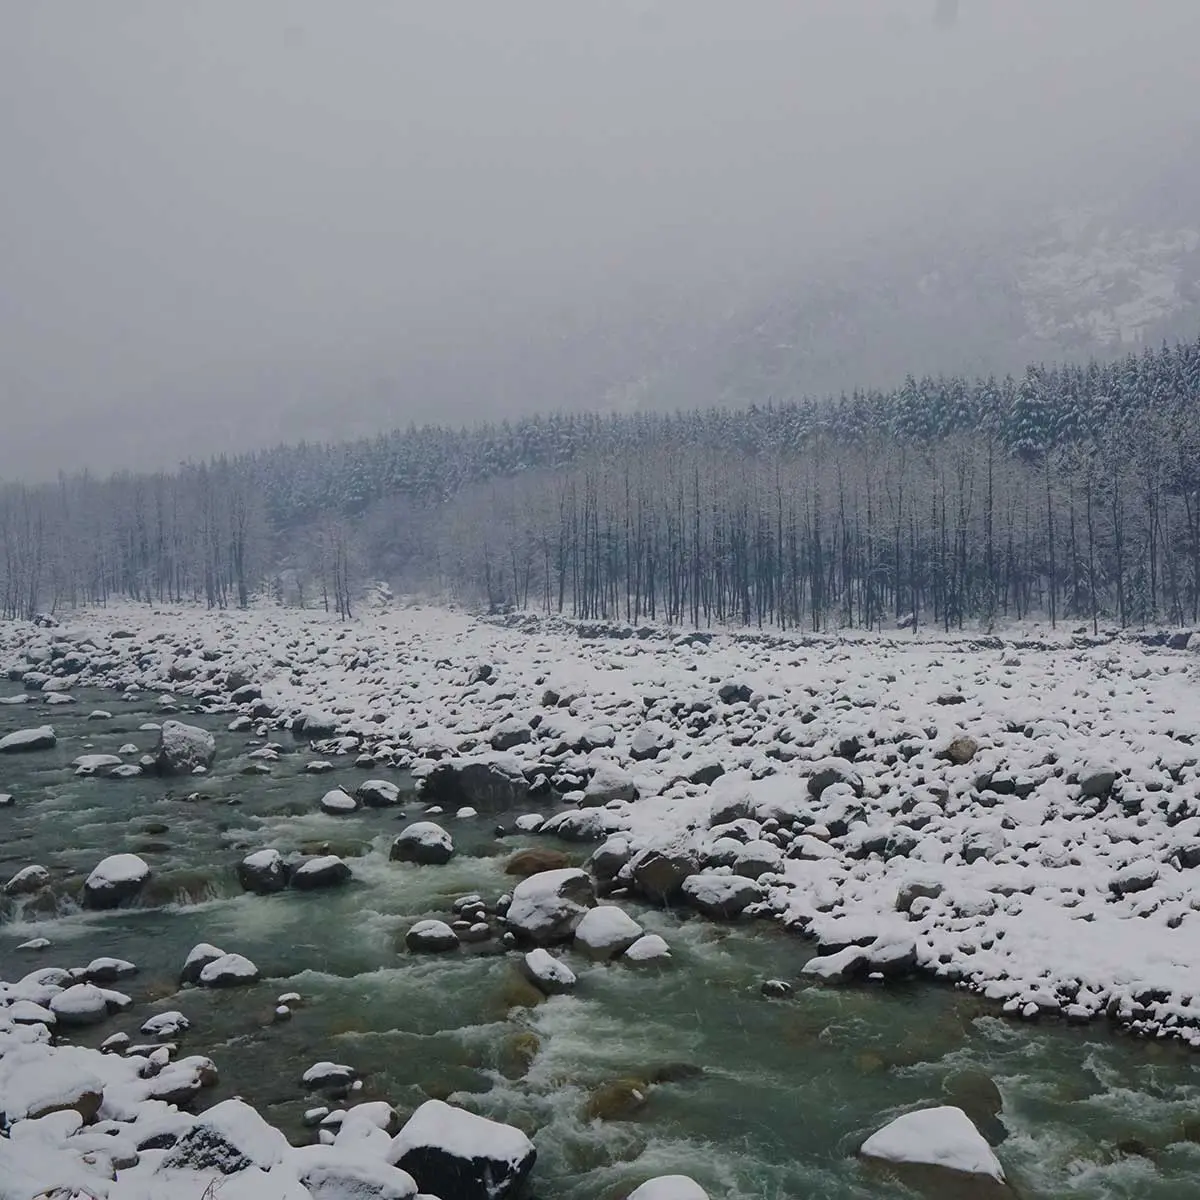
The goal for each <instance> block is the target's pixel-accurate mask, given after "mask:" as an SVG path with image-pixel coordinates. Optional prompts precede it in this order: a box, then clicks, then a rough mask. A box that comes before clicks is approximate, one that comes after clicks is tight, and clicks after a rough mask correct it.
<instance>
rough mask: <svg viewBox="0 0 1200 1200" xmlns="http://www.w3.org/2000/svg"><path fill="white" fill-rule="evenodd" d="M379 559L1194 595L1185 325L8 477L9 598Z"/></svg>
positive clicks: (704, 593) (961, 602)
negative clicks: (873, 370) (1107, 348)
mask: <svg viewBox="0 0 1200 1200" xmlns="http://www.w3.org/2000/svg"><path fill="white" fill-rule="evenodd" d="M368 575H370V576H373V577H384V578H388V579H390V580H392V581H395V582H398V583H401V584H402V585H403V586H405V587H407V588H409V589H422V588H432V589H437V590H439V591H444V592H449V593H451V594H453V595H456V596H458V597H461V598H464V599H468V600H471V601H473V602H477V603H481V604H484V605H487V606H488V607H491V608H499V607H503V606H507V605H516V606H521V607H539V608H541V609H543V610H545V611H548V612H561V613H569V614H571V615H573V616H576V617H580V618H584V619H598V618H604V619H614V618H619V619H623V620H628V621H639V620H666V621H670V622H676V623H688V624H707V623H714V622H715V623H725V622H735V623H742V624H753V625H764V626H765V625H773V626H777V627H781V628H795V627H805V628H812V629H825V628H835V627H840V626H865V627H879V626H881V625H883V624H893V625H894V624H895V623H897V622H899V623H900V624H902V625H914V626H919V625H923V624H928V623H937V624H938V625H939V626H942V627H944V628H947V629H948V628H953V627H961V626H963V625H964V623H966V622H968V621H978V620H982V621H985V622H987V621H991V620H997V619H1001V618H1004V617H1016V618H1021V617H1025V616H1028V615H1030V614H1035V613H1036V614H1044V615H1045V616H1047V617H1049V618H1050V619H1051V620H1052V621H1055V622H1057V621H1058V620H1071V621H1080V620H1086V621H1088V622H1090V623H1091V624H1092V625H1093V626H1097V627H1098V625H1099V622H1101V621H1105V622H1108V621H1116V622H1119V623H1120V624H1122V625H1129V624H1144V623H1147V622H1154V621H1169V622H1172V623H1179V624H1182V623H1197V622H1200V341H1197V342H1194V343H1185V344H1180V345H1176V346H1174V347H1167V346H1164V347H1162V348H1161V349H1160V350H1157V351H1146V352H1143V353H1141V354H1137V355H1129V356H1127V357H1125V358H1124V359H1121V360H1119V361H1117V362H1114V363H1108V364H1097V363H1089V364H1087V365H1084V366H1069V365H1064V366H1052V367H1046V366H1037V367H1030V368H1029V369H1028V370H1027V371H1026V372H1025V373H1024V375H1023V376H1022V377H1021V378H1020V379H1019V380H1016V379H1013V378H1005V379H1002V380H995V379H976V380H967V379H963V378H958V377H954V378H947V377H939V378H932V377H930V378H925V379H921V380H916V379H913V378H909V379H907V380H905V381H904V383H903V384H902V385H901V386H900V387H899V388H897V389H895V390H893V391H891V392H855V393H852V394H850V395H848V396H842V397H838V398H836V399H833V398H830V399H826V400H824V401H816V400H803V401H797V402H794V403H785V404H773V403H771V404H765V405H752V406H749V407H747V408H745V409H741V410H724V409H709V410H700V411H695V412H677V413H670V414H645V413H638V414H631V415H623V416H622V415H611V414H607V415H602V414H582V415H565V414H557V415H555V414H552V415H549V416H542V417H531V418H529V419H527V420H522V421H518V422H514V423H511V424H510V423H502V424H498V425H482V426H479V427H476V428H472V429H459V430H451V429H447V428H443V427H437V426H427V427H424V428H422V429H416V428H411V427H410V428H409V429H407V430H401V431H396V432H394V433H392V434H389V435H385V436H381V437H378V438H374V439H366V440H360V441H357V442H348V443H344V444H338V445H333V446H314V445H306V444H301V445H298V446H292V447H278V448H276V449H274V450H269V451H264V452H260V453H255V454H247V455H241V456H236V457H222V458H218V459H214V460H212V461H210V462H207V463H199V464H185V465H183V466H182V467H181V468H180V469H179V470H178V471H175V472H161V473H156V474H130V473H123V474H118V475H114V476H111V477H108V478H104V479H100V478H96V477H94V476H91V475H89V474H87V473H83V474H79V475H73V476H62V477H60V478H59V479H58V480H57V481H56V482H55V483H54V484H48V485H39V486H31V485H19V484H7V485H3V486H0V614H3V615H4V616H9V617H13V616H29V615H31V614H32V613H33V612H36V611H38V610H39V609H46V608H53V607H55V606H58V607H70V606H74V605H80V604H103V603H106V602H107V601H108V600H109V599H110V598H114V597H122V598H129V599H135V600H141V601H145V602H160V603H161V602H168V601H169V602H179V601H182V600H194V601H200V602H203V603H207V604H208V605H210V606H211V607H214V608H220V607H224V606H227V605H245V604H247V603H249V602H250V601H251V599H252V598H262V599H274V600H276V601H279V602H283V603H292V604H301V605H311V604H318V605H324V606H325V607H326V608H328V609H330V610H331V611H337V612H339V613H340V614H341V615H343V616H350V615H352V611H353V606H354V603H355V600H356V596H357V593H358V590H359V587H360V584H361V582H362V580H363V579H364V578H365V577H366V576H368Z"/></svg>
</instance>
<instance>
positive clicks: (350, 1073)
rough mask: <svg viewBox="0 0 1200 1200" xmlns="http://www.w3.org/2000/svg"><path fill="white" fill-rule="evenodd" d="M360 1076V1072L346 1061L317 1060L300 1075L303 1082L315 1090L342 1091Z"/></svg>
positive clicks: (311, 1089) (305, 1085)
mask: <svg viewBox="0 0 1200 1200" xmlns="http://www.w3.org/2000/svg"><path fill="white" fill-rule="evenodd" d="M357 1078H358V1072H357V1071H356V1070H355V1069H354V1068H353V1067H348V1066H347V1065H346V1064H345V1063H335V1062H326V1061H324V1060H323V1061H321V1062H315V1063H313V1065H312V1066H311V1067H309V1068H308V1070H307V1071H305V1072H304V1074H303V1075H302V1076H301V1077H300V1082H301V1084H302V1085H303V1086H304V1087H306V1088H308V1089H309V1090H310V1091H314V1092H340V1091H344V1090H345V1089H346V1088H348V1087H349V1086H350V1085H351V1084H352V1083H353V1082H354V1081H355V1080H356V1079H357Z"/></svg>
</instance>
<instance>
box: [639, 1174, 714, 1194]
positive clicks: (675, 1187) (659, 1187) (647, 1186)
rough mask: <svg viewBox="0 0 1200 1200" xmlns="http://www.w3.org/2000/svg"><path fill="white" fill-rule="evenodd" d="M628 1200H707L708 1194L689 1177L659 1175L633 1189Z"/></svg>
mask: <svg viewBox="0 0 1200 1200" xmlns="http://www.w3.org/2000/svg"><path fill="white" fill-rule="evenodd" d="M629 1200H708V1193H707V1192H706V1191H705V1190H704V1189H703V1188H702V1187H701V1186H700V1185H699V1184H698V1183H697V1182H696V1181H695V1180H694V1179H692V1178H691V1177H690V1176H687V1175H660V1176H659V1177H658V1178H657V1179H647V1180H646V1182H645V1183H643V1184H642V1186H641V1187H639V1188H634V1190H633V1191H632V1192H630V1193H629Z"/></svg>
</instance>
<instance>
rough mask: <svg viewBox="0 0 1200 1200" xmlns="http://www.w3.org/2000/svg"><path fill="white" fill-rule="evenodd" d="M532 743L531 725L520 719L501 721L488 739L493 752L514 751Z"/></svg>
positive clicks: (513, 718) (511, 718) (510, 718)
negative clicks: (518, 747)
mask: <svg viewBox="0 0 1200 1200" xmlns="http://www.w3.org/2000/svg"><path fill="white" fill-rule="evenodd" d="M531 741H533V730H532V729H531V728H530V727H529V723H528V722H527V721H522V720H521V718H520V717H509V719H508V720H507V721H501V722H500V724H499V725H497V726H496V727H495V729H493V730H492V736H491V737H490V738H489V739H488V743H489V745H490V746H491V747H492V749H493V750H513V749H515V748H516V747H517V746H524V745H525V744H526V743H527V742H531Z"/></svg>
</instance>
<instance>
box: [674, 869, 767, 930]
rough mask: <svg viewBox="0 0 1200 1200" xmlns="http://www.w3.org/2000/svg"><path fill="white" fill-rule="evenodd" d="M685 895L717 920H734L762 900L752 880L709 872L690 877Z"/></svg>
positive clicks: (698, 908) (703, 911) (761, 894)
mask: <svg viewBox="0 0 1200 1200" xmlns="http://www.w3.org/2000/svg"><path fill="white" fill-rule="evenodd" d="M682 892H683V897H684V899H685V900H687V901H688V903H689V904H691V905H692V907H693V908H695V909H697V910H698V911H699V912H701V913H703V914H704V915H705V916H706V917H711V918H713V919H714V920H731V919H732V918H734V917H737V916H739V915H740V914H741V913H742V912H743V911H744V910H745V909H747V908H749V907H750V905H751V904H755V903H757V902H758V901H759V900H761V899H762V898H763V890H762V888H761V887H759V885H758V884H757V883H755V882H754V880H752V879H745V878H743V877H742V876H740V875H715V874H711V873H708V872H705V873H703V874H697V875H689V876H688V877H687V879H685V880H684V882H683V888H682Z"/></svg>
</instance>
